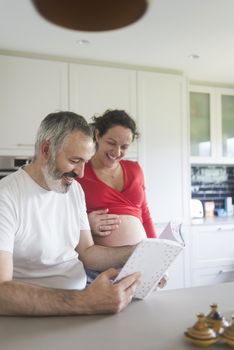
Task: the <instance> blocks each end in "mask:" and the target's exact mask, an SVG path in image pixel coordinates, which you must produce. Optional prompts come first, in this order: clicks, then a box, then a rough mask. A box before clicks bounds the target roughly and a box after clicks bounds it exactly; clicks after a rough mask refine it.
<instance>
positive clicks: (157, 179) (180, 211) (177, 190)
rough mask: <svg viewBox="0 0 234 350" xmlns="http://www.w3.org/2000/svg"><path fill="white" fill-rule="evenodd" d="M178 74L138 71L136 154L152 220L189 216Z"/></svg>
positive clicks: (182, 84) (182, 91)
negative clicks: (137, 151) (141, 168)
mask: <svg viewBox="0 0 234 350" xmlns="http://www.w3.org/2000/svg"><path fill="white" fill-rule="evenodd" d="M185 87H186V85H185V82H184V80H183V78H182V77H180V76H176V75H175V76H173V75H167V74H159V73H149V72H139V74H138V108H139V123H140V131H141V138H140V143H139V156H140V161H141V164H142V166H143V169H144V174H145V181H146V192H147V197H148V203H149V207H150V211H151V215H152V218H153V220H154V221H155V222H167V221H170V220H172V221H177V220H181V221H183V219H184V218H186V217H189V213H188V212H187V210H188V208H189V205H188V203H187V201H188V200H189V192H188V188H189V186H188V174H187V171H188V169H189V165H188V164H189V155H188V148H187V146H188V138H187V124H186V121H187V120H186V113H185V107H186V103H185V98H184V97H185V96H186V88H185Z"/></svg>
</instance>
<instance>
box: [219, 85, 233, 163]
mask: <svg viewBox="0 0 234 350" xmlns="http://www.w3.org/2000/svg"><path fill="white" fill-rule="evenodd" d="M216 95H217V100H218V109H219V111H220V114H221V122H220V128H219V129H218V136H219V139H220V140H221V145H220V151H221V152H220V153H221V154H220V156H221V157H222V158H223V159H224V161H225V162H226V160H229V162H230V163H232V164H233V160H234V90H233V89H217V91H216Z"/></svg>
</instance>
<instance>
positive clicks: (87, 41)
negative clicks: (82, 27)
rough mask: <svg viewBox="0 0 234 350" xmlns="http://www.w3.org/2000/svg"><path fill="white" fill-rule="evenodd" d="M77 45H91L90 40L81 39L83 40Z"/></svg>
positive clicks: (78, 41)
mask: <svg viewBox="0 0 234 350" xmlns="http://www.w3.org/2000/svg"><path fill="white" fill-rule="evenodd" d="M77 44H79V45H89V44H91V43H90V41H89V40H86V39H81V40H77Z"/></svg>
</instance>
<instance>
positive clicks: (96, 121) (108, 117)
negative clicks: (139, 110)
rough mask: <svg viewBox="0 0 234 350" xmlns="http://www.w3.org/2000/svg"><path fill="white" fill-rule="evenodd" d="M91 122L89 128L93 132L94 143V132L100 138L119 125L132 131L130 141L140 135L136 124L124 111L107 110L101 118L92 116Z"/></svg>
mask: <svg viewBox="0 0 234 350" xmlns="http://www.w3.org/2000/svg"><path fill="white" fill-rule="evenodd" d="M92 120H93V122H92V123H90V126H91V127H92V129H93V132H94V141H95V130H98V132H99V135H100V137H102V136H103V135H105V133H106V132H107V131H108V130H109V129H111V128H112V127H114V126H117V125H120V126H123V127H124V128H127V129H130V130H131V131H132V140H133V141H134V139H137V138H138V137H139V136H140V134H139V132H138V131H137V127H136V123H135V121H134V119H132V118H131V117H130V116H129V115H128V114H127V113H126V112H125V111H124V110H119V109H114V110H110V109H108V110H107V111H105V113H104V114H103V115H101V116H93V117H92Z"/></svg>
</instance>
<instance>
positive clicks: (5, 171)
mask: <svg viewBox="0 0 234 350" xmlns="http://www.w3.org/2000/svg"><path fill="white" fill-rule="evenodd" d="M29 162H30V158H29V157H14V156H12V157H11V156H0V180H1V179H2V178H3V177H5V176H7V175H9V174H11V173H12V172H14V171H16V170H17V169H19V168H20V167H21V166H23V165H24V164H28V163H29Z"/></svg>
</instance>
